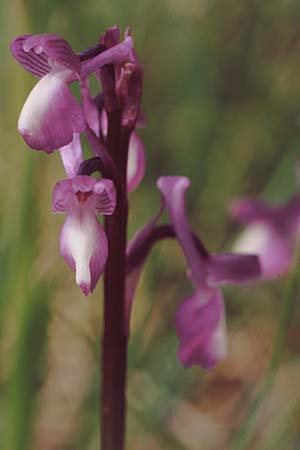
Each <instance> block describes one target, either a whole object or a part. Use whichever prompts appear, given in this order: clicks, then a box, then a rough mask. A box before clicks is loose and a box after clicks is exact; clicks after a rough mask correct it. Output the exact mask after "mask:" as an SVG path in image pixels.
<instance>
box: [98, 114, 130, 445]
mask: <svg viewBox="0 0 300 450" xmlns="http://www.w3.org/2000/svg"><path fill="white" fill-rule="evenodd" d="M128 142H129V135H128V137H127V136H125V135H124V133H122V130H121V113H120V111H119V110H117V111H113V112H111V113H108V135H107V148H108V151H109V153H110V155H111V157H112V159H113V160H114V162H115V164H116V166H117V168H118V169H119V171H120V173H121V177H122V184H123V187H124V190H126V165H127V152H128ZM105 231H106V235H107V238H108V250H109V251H108V255H109V256H108V260H107V263H106V268H105V277H104V333H103V339H102V389H101V397H102V405H101V406H102V410H101V449H102V450H123V449H124V444H125V424H126V393H125V390H126V371H127V338H128V336H127V332H126V327H125V320H124V317H125V312H124V310H125V308H124V305H125V276H126V273H125V268H126V238H127V200H126V197H125V196H123V195H118V199H117V206H116V210H115V212H114V214H113V215H112V216H107V217H106V219H105Z"/></svg>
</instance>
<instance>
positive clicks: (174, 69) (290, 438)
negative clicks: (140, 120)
mask: <svg viewBox="0 0 300 450" xmlns="http://www.w3.org/2000/svg"><path fill="white" fill-rule="evenodd" d="M0 8H1V10H0V26H1V42H0V48H1V72H0V81H1V90H0V131H1V148H2V151H1V163H0V186H1V189H0V229H1V241H0V277H1V280H0V325H1V327H0V330H1V331H0V358H1V364H0V449H1V448H3V449H5V450H6V449H9V450H26V449H28V450H50V449H51V450H53V449H60V450H70V449H72V450H73V449H74V450H75V449H76V450H77V449H78V450H79V449H80V450H85V449H87V450H94V449H98V447H99V431H98V418H97V414H98V395H99V394H98V390H97V386H98V383H97V377H98V367H97V354H98V348H99V344H98V341H99V336H100V333H101V314H102V301H101V296H102V289H101V284H100V285H98V286H97V288H96V289H95V292H94V293H93V295H92V296H91V297H90V298H88V299H85V298H84V297H83V295H82V294H81V293H80V291H79V290H78V289H77V287H76V285H75V284H74V282H73V274H72V273H71V271H69V270H68V268H67V267H66V266H65V264H64V261H63V260H62V259H61V258H60V255H59V243H58V242H59V239H58V237H59V230H60V228H61V226H62V223H63V217H58V216H53V215H52V214H51V195H52V189H53V186H54V184H55V182H56V180H57V179H63V178H64V171H63V167H62V165H61V163H60V161H59V155H58V154H56V153H55V154H53V155H50V156H47V155H44V154H40V153H36V152H35V153H34V154H33V152H31V151H30V150H28V148H27V147H26V145H25V143H24V142H23V140H22V138H21V137H20V136H19V135H18V133H17V120H18V117H19V114H20V111H21V108H22V105H23V104H24V101H25V100H26V97H27V95H28V92H29V90H30V89H31V88H32V87H33V86H34V83H35V80H34V79H33V77H32V76H31V75H30V74H27V73H25V72H24V70H23V69H22V68H21V67H19V66H18V65H17V64H16V62H15V61H14V60H13V58H12V57H11V55H10V51H9V43H10V41H11V40H12V39H13V38H14V37H15V36H17V35H19V34H23V33H24V34H25V33H56V34H58V35H60V36H62V37H64V38H65V39H66V40H67V41H68V42H69V43H70V45H71V46H72V48H73V49H74V51H80V50H82V49H84V48H86V47H88V46H89V45H91V43H93V42H95V41H96V39H97V38H98V37H99V36H100V35H101V34H102V32H103V31H104V29H106V28H108V27H110V26H112V25H114V24H118V25H120V27H122V29H123V30H124V28H125V26H127V25H129V26H131V27H132V31H133V38H134V41H135V47H136V49H137V52H138V54H139V56H140V59H141V63H142V64H143V67H144V73H145V87H144V97H143V109H144V111H145V114H146V115H147V118H148V126H147V127H146V128H145V129H142V130H140V132H139V134H140V136H141V138H142V140H143V142H144V144H145V148H146V152H147V162H148V164H147V170H146V174H145V178H144V181H143V183H142V184H141V185H140V187H139V188H138V189H137V190H136V191H135V192H133V193H132V194H131V197H130V201H131V216H130V227H129V234H130V236H132V235H133V234H134V232H135V231H136V230H137V229H138V228H139V227H140V226H142V225H143V224H144V223H145V222H146V221H147V220H149V218H150V217H152V216H153V214H154V213H155V212H156V206H157V202H158V199H159V193H158V191H157V189H156V188H155V180H156V179H157V178H158V177H159V176H161V175H162V174H166V173H168V174H170V175H173V174H176V175H177V174H178V175H186V176H188V177H189V178H190V179H191V181H192V188H191V189H190V192H189V195H188V199H187V200H188V205H187V206H188V211H189V217H190V218H191V222H192V225H193V229H194V230H195V231H197V232H199V234H200V235H201V237H202V238H203V241H204V242H205V243H206V244H207V247H208V248H209V249H210V250H211V251H212V252H219V251H228V250H230V248H231V246H232V244H233V242H234V241H235V239H236V238H237V236H238V234H239V232H240V231H241V230H242V228H240V229H238V228H237V225H236V224H235V223H233V222H232V220H231V219H230V218H229V215H228V213H227V210H228V205H229V203H230V202H231V200H232V199H233V198H237V197H244V196H249V195H250V196H254V197H256V196H257V195H259V196H260V198H261V199H264V200H265V201H267V202H276V201H278V202H283V203H284V202H285V201H286V200H287V199H288V198H289V197H290V196H291V195H292V194H293V193H294V192H295V190H296V187H295V182H294V165H295V162H296V161H297V160H298V158H299V157H298V152H299V148H300V135H299V123H300V122H299V113H300V83H299V70H300V57H299V54H300V52H299V50H300V28H299V20H300V5H299V2H297V1H296V0H289V1H287V0H272V1H270V0H266V1H264V2H259V1H256V0H254V1H253V0H240V1H239V2H236V1H233V0H228V1H226V2H223V1H221V0H200V1H196V0H186V2H184V3H183V2H181V1H179V0H161V1H160V2H159V3H153V2H152V1H150V0H139V1H137V0H127V1H126V2H125V1H123V0H111V1H106V0H101V1H97V2H96V1H95V0H86V1H85V2H79V1H76V0H75V1H74V0H73V1H72V2H71V1H70V0H62V1H55V0H41V1H39V2H35V1H34V0H27V1H21V0H12V1H8V0H3V2H2V3H1V6H0ZM92 82H93V80H92ZM94 82H95V83H96V80H94ZM91 84H92V86H93V83H91ZM73 91H74V92H73V94H74V96H75V97H76V98H78V92H76V89H73ZM84 151H85V152H87V151H88V150H87V146H85V148H84ZM291 278H292V279H291V280H290V279H289V277H288V276H286V277H282V278H280V279H279V280H278V281H276V282H272V283H264V284H261V285H257V286H251V289H249V288H247V287H245V288H241V287H239V288H233V287H230V288H226V289H225V295H226V300H227V302H226V309H227V317H228V333H229V345H228V357H227V359H226V360H225V361H224V362H223V363H221V364H220V365H219V366H218V367H217V368H216V369H215V370H214V371H213V372H211V373H209V374H207V373H206V372H205V371H204V370H202V369H200V368H198V367H195V368H191V369H188V370H185V369H183V368H182V367H181V366H180V364H179V362H178V361H177V358H176V353H177V338H176V335H175V330H174V313H175V311H176V308H177V307H178V303H176V301H177V299H181V298H184V297H187V296H188V295H190V294H191V287H190V286H189V283H188V281H187V280H186V277H185V275H184V262H183V261H182V258H181V253H180V249H179V246H178V245H177V244H176V242H171V241H166V242H164V243H162V244H159V245H157V246H156V248H155V249H154V251H153V252H152V256H151V258H150V260H149V261H148V262H147V264H146V266H145V270H144V272H143V276H142V280H141V283H140V284H139V287H138V291H137V297H136V299H135V302H134V307H133V317H132V335H131V341H130V355H129V357H130V360H129V380H128V402H129V418H128V444H127V448H128V449H130V450H142V449H143V450H144V449H145V448H146V449H147V450H148V449H149V450H158V449H164V450H165V449H170V450H171V449H172V450H177V449H178V450H183V449H185V450H199V448H201V449H204V450H216V449H219V450H225V449H234V450H237V449H250V448H251V449H257V450H267V449H283V448H291V449H297V448H299V443H300V428H299V415H300V394H299V389H298V383H299V381H298V380H299V375H300V360H299V350H300V348H299V347H300V345H299V343H300V335H299V314H300V311H299V302H297V300H298V298H299V294H298V295H297V292H298V291H299V289H297V283H296V282H295V280H296V278H295V279H293V276H291ZM179 301H180V300H179ZM280 311H282V312H280ZM279 317H281V319H279ZM291 317H292V320H290V318H291ZM278 323H279V329H280V330H282V331H281V334H278V332H276V328H278ZM275 336H277V338H276V339H275ZM285 337H286V340H285V339H284V338H285ZM283 344H285V345H283ZM272 355H273V359H272V361H273V366H272V367H271V369H270V367H269V368H268V364H269V361H270V358H271V357H272ZM274 355H275V358H274ZM274 361H275V362H274ZM280 362H281V364H279V363H280ZM266 374H267V377H266ZM268 374H269V376H268ZM275 375H276V376H275ZM262 381H263V385H261V384H260V383H261V382H262ZM259 386H263V389H262V387H259ZM266 386H267V387H266ZM257 393H258V396H257ZM253 399H255V400H256V402H254V403H253Z"/></svg>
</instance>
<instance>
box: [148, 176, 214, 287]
mask: <svg viewBox="0 0 300 450" xmlns="http://www.w3.org/2000/svg"><path fill="white" fill-rule="evenodd" d="M157 186H158V188H159V189H160V191H161V193H162V194H163V197H164V200H165V202H166V206H167V209H168V211H169V215H170V218H171V221H172V223H173V226H174V231H175V233H176V236H177V239H178V241H179V243H180V245H181V247H182V250H183V252H184V255H185V258H186V261H187V264H188V267H189V274H190V276H191V279H192V281H193V282H194V284H195V286H198V287H199V286H201V285H205V284H206V281H205V279H206V267H205V261H204V259H203V257H201V255H200V253H199V252H198V250H197V246H196V243H195V240H194V238H193V234H192V232H191V229H190V225H189V222H188V218H187V215H186V209H185V192H186V190H187V188H188V187H189V186H190V180H189V179H188V178H186V177H179V176H169V177H160V178H159V179H158V181H157Z"/></svg>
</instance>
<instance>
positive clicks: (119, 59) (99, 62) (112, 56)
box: [81, 36, 133, 77]
mask: <svg viewBox="0 0 300 450" xmlns="http://www.w3.org/2000/svg"><path fill="white" fill-rule="evenodd" d="M132 48H133V40H132V37H131V36H127V37H126V38H125V39H124V41H123V42H121V43H120V44H117V45H115V46H113V47H111V48H109V49H108V50H106V51H104V52H102V53H100V54H99V55H97V56H95V58H92V59H90V60H89V61H85V62H83V63H82V69H81V72H82V76H83V77H87V76H88V75H90V74H91V73H92V72H95V70H97V69H100V68H101V67H103V66H105V65H106V64H120V63H123V62H124V61H130V60H131V57H132Z"/></svg>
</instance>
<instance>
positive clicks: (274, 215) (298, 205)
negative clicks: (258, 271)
mask: <svg viewBox="0 0 300 450" xmlns="http://www.w3.org/2000/svg"><path fill="white" fill-rule="evenodd" d="M230 213H231V215H232V217H233V218H234V219H235V220H236V221H238V222H239V223H241V224H243V225H246V229H245V230H244V231H243V232H242V233H241V235H240V236H239V237H238V239H237V240H236V242H235V243H234V247H233V248H234V250H236V251H239V252H242V253H245V252H246V253H247V252H251V253H256V254H257V255H258V256H259V260H260V263H261V267H262V277H263V278H264V279H266V280H268V279H269V280H271V279H275V278H278V277H281V276H282V275H284V274H285V273H286V272H288V271H289V269H290V268H291V266H292V264H293V257H294V252H295V246H296V242H297V239H298V238H299V218H300V197H299V195H295V196H293V197H292V198H290V199H289V200H288V201H287V202H286V203H285V204H282V205H271V204H269V203H267V202H263V201H261V200H257V199H254V198H244V199H241V200H235V201H233V202H232V204H231V206H230Z"/></svg>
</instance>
